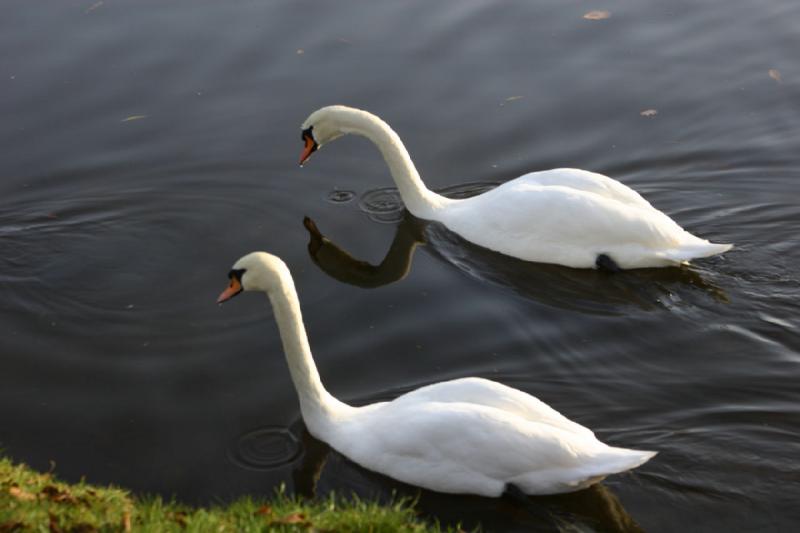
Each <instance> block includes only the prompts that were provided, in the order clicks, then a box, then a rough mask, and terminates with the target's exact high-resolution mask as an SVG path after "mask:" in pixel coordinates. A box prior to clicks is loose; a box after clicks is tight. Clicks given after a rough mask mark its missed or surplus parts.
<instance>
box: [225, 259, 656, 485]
mask: <svg viewBox="0 0 800 533" xmlns="http://www.w3.org/2000/svg"><path fill="white" fill-rule="evenodd" d="M230 276H231V286H230V287H229V288H228V289H226V291H224V292H223V294H222V295H221V296H220V299H219V301H225V300H227V299H229V298H231V297H232V296H234V295H235V294H237V293H238V292H239V291H241V290H249V291H264V292H266V293H267V294H268V296H269V299H270V301H271V302H272V307H273V310H274V312H275V319H276V321H277V323H278V329H279V331H280V335H281V340H282V342H283V347H284V352H285V354H286V360H287V363H288V365H289V370H290V373H291V375H292V381H293V382H294V385H295V388H296V390H297V394H298V397H299V399H300V408H301V411H302V414H303V420H304V421H305V423H306V426H307V427H308V430H309V432H310V433H311V434H312V435H314V437H316V438H318V439H320V440H322V441H325V442H327V443H328V444H330V446H331V447H333V448H334V449H336V450H337V451H339V452H340V453H342V454H343V455H345V456H346V457H348V458H349V459H351V460H352V461H354V462H356V463H358V464H360V465H361V466H363V467H365V468H368V469H370V470H373V471H376V472H380V473H382V474H385V475H388V476H390V477H392V478H394V479H397V480H400V481H403V482H406V483H410V484H413V485H416V486H419V487H424V488H427V489H431V490H435V491H439V492H448V493H464V494H478V495H482V496H494V497H497V496H500V495H501V494H502V493H503V492H504V490H505V489H506V487H507V486H508V485H509V484H513V485H515V486H517V487H518V488H519V489H521V490H522V491H524V492H525V493H527V494H555V493H562V492H570V491H575V490H579V489H581V488H584V487H587V486H589V485H591V484H593V483H596V482H597V481H600V480H601V479H603V478H604V477H605V476H608V475H610V474H615V473H618V472H623V471H625V470H629V469H632V468H635V467H637V466H639V465H641V464H643V463H644V462H646V461H647V460H648V459H650V458H651V457H653V456H654V455H655V452H647V451H637V450H629V449H624V448H615V447H611V446H608V445H606V444H604V443H602V442H600V441H599V440H597V438H596V437H595V436H594V434H593V433H592V431H591V430H589V429H587V428H585V427H583V426H581V425H580V424H577V423H575V422H572V421H571V420H569V419H568V418H566V417H564V416H563V415H561V414H560V413H559V412H557V411H556V410H554V409H553V408H551V407H549V406H548V405H547V404H545V403H544V402H542V401H540V400H538V399H536V398H535V397H533V396H531V395H529V394H526V393H524V392H522V391H519V390H517V389H513V388H511V387H508V386H505V385H502V384H500V383H496V382H493V381H490V380H486V379H482V378H464V379H456V380H452V381H445V382H441V383H436V384H433V385H428V386H425V387H421V388H419V389H417V390H414V391H411V392H409V393H407V394H404V395H402V396H400V397H398V398H396V399H395V400H393V401H390V402H381V403H376V404H371V405H367V406H363V407H352V406H350V405H347V404H345V403H343V402H341V401H339V400H337V399H336V398H334V397H333V396H332V395H331V394H330V393H329V392H328V391H327V390H325V387H324V386H323V385H322V382H321V380H320V377H319V373H318V372H317V369H316V366H315V364H314V360H313V358H312V356H311V350H310V348H309V345H308V339H307V337H306V332H305V327H304V326H303V322H302V317H301V314H300V304H299V301H298V299H297V293H296V292H295V289H294V283H293V281H292V278H291V275H290V273H289V270H288V268H287V267H286V265H285V264H284V263H283V262H282V261H281V260H280V259H279V258H277V257H275V256H272V255H270V254H267V253H264V252H254V253H251V254H249V255H246V256H244V257H243V258H241V259H240V260H239V261H237V262H236V264H235V265H234V267H233V270H232V271H231V274H230Z"/></svg>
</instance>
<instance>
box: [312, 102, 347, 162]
mask: <svg viewBox="0 0 800 533" xmlns="http://www.w3.org/2000/svg"><path fill="white" fill-rule="evenodd" d="M358 112H359V111H358V110H357V109H353V108H351V107H346V106H343V105H329V106H326V107H323V108H320V109H317V110H316V111H314V112H313V113H311V114H310V115H309V116H308V118H307V119H306V120H305V122H303V125H302V126H301V129H302V138H303V143H305V144H304V146H303V152H302V153H301V154H300V166H302V165H303V163H305V161H306V160H307V159H308V158H309V157H311V154H313V153H314V152H316V151H317V150H318V149H320V148H322V146H323V145H325V144H327V143H329V142H331V141H333V140H335V139H338V138H339V137H341V136H342V135H344V134H345V133H348V131H347V129H346V126H345V125H346V123H347V120H346V117H347V116H348V115H349V114H352V113H358Z"/></svg>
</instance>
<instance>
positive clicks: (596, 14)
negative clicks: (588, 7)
mask: <svg viewBox="0 0 800 533" xmlns="http://www.w3.org/2000/svg"><path fill="white" fill-rule="evenodd" d="M609 17H611V13H610V12H608V11H589V12H588V13H586V14H584V15H583V18H585V19H586V20H603V19H607V18H609Z"/></svg>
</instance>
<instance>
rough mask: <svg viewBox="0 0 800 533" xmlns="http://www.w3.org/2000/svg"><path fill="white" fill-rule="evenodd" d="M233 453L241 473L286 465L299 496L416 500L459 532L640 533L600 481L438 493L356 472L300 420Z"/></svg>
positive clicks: (247, 437) (254, 437)
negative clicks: (512, 494)
mask: <svg viewBox="0 0 800 533" xmlns="http://www.w3.org/2000/svg"><path fill="white" fill-rule="evenodd" d="M382 399H387V398H382ZM295 435H298V436H299V437H295ZM234 448H235V449H231V450H230V451H229V455H230V457H231V458H234V462H235V463H236V464H237V465H238V466H240V467H242V468H245V469H248V470H262V471H268V470H269V471H271V470H276V469H281V468H285V467H290V468H291V477H292V486H293V488H294V493H295V494H297V495H299V496H303V497H305V498H318V499H321V498H325V497H326V496H327V495H329V494H330V493H335V494H338V495H340V496H348V495H351V494H354V495H356V496H358V497H360V498H362V499H366V500H370V501H373V500H377V501H379V502H382V503H385V504H388V503H390V502H392V501H397V499H399V498H408V499H411V500H414V501H416V503H415V508H416V509H417V511H418V512H420V513H421V514H422V516H423V517H425V518H428V519H438V520H439V522H440V523H441V524H442V525H445V526H446V525H453V526H454V525H455V524H459V523H460V525H461V527H462V528H465V529H466V530H472V529H475V528H476V527H478V526H479V525H480V526H481V527H482V528H484V529H486V530H492V531H495V530H497V531H623V532H630V533H634V532H642V531H643V529H642V528H641V527H640V526H639V525H638V524H637V523H636V521H635V520H634V519H633V518H632V517H631V516H630V515H629V514H628V512H627V511H626V510H625V509H624V508H623V506H622V504H621V503H620V501H619V500H618V499H617V497H616V496H615V495H614V494H613V492H611V490H610V489H609V488H608V487H606V486H605V485H604V484H603V483H597V484H595V485H593V486H591V487H589V488H588V489H584V490H581V491H578V492H573V493H569V494H561V495H556V496H534V497H527V498H525V499H524V500H517V499H510V498H507V497H504V498H482V497H479V496H466V495H452V494H441V493H437V492H432V491H428V490H424V489H419V488H417V487H414V486H412V485H406V484H404V483H400V482H398V481H395V480H393V479H391V478H389V477H386V476H383V475H381V474H376V473H374V472H371V471H369V470H366V469H364V468H361V467H360V466H358V465H357V464H355V463H353V462H352V461H350V460H348V459H347V458H346V457H344V456H343V455H341V454H340V453H338V452H336V451H335V450H332V449H331V448H330V447H329V446H328V445H327V444H325V443H324V442H322V441H319V440H317V439H315V438H314V437H312V436H311V435H310V434H309V433H308V431H307V430H306V428H305V426H304V424H303V423H302V421H300V420H298V421H297V422H295V423H294V424H292V426H291V427H290V428H275V427H267V428H260V429H256V430H254V431H249V432H247V433H245V434H244V435H242V436H240V437H239V439H238V442H237V443H236V445H235V446H234ZM259 454H260V455H263V457H259ZM281 454H284V455H283V460H282V461H281V460H280V459H279V457H278V456H279V455H281ZM237 457H239V459H238V460H237V459H236V458H237ZM242 459H244V460H242Z"/></svg>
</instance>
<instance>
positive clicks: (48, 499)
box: [0, 458, 439, 533]
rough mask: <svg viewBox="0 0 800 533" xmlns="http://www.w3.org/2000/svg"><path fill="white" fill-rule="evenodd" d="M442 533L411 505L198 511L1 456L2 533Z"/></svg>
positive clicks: (303, 504) (334, 503)
mask: <svg viewBox="0 0 800 533" xmlns="http://www.w3.org/2000/svg"><path fill="white" fill-rule="evenodd" d="M309 530H313V531H353V532H355V531H358V532H361V531H373V532H383V531H385V532H394V531H413V532H423V531H439V529H438V528H435V527H432V526H430V525H429V524H426V523H424V522H422V521H421V520H419V519H418V518H417V517H416V516H415V513H414V510H413V508H412V507H411V506H410V505H408V504H405V503H397V504H393V505H390V506H380V505H378V504H374V503H367V502H363V501H359V500H348V501H342V500H338V499H334V498H332V497H331V498H328V499H325V500H323V501H320V502H309V501H304V500H300V499H297V498H292V497H289V496H286V495H284V494H280V493H279V494H276V496H275V497H274V498H272V499H270V500H255V499H250V498H244V499H241V500H237V501H235V502H233V503H231V504H230V505H227V506H225V507H222V506H219V507H210V508H192V507H187V506H184V505H179V504H175V503H167V502H164V501H163V500H162V499H160V498H138V497H136V496H132V495H131V494H130V493H129V492H127V491H126V490H124V489H120V488H115V487H98V486H94V485H88V484H85V483H78V484H74V485H71V484H68V483H63V482H60V481H58V480H57V479H56V478H55V476H53V475H52V474H49V473H45V474H42V473H38V472H35V471H33V470H31V469H30V468H29V467H27V466H25V465H21V464H13V463H12V462H11V461H10V460H9V459H5V458H0V533H5V532H8V531H51V532H59V531H64V532H66V531H76V532H77V531H80V532H90V531H158V532H162V531H164V532H166V531H181V532H186V531H198V532H200V531H203V532H205V531H218V532H219V531H309Z"/></svg>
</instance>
